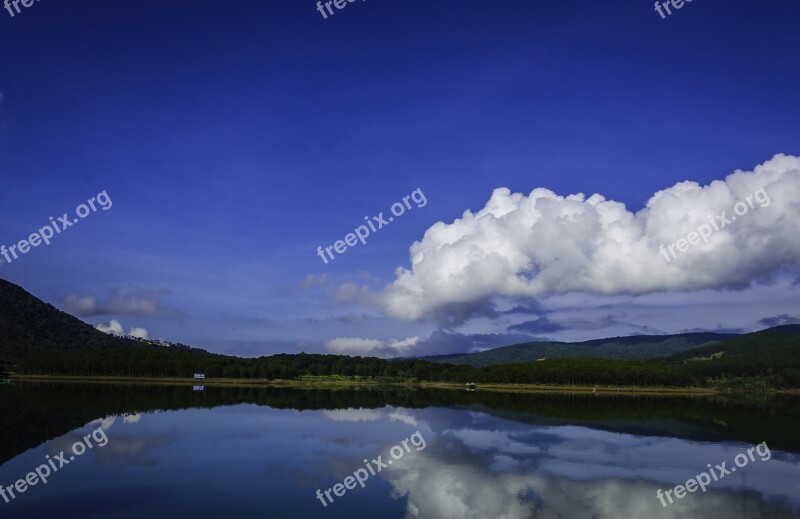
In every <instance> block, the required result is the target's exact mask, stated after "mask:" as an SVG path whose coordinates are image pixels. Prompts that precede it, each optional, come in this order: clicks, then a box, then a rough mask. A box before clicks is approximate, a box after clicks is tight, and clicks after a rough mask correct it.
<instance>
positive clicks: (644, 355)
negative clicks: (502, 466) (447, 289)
mask: <svg viewBox="0 0 800 519" xmlns="http://www.w3.org/2000/svg"><path fill="white" fill-rule="evenodd" d="M735 337H738V335H736V334H723V333H710V332H706V333H682V334H676V335H633V336H630V337H611V338H608V339H594V340H591V341H584V342H575V343H569V342H527V343H522V344H513V345H511V346H504V347H501V348H494V349H491V350H486V351H482V352H478V353H466V354H455V355H434V356H429V357H422V359H423V360H429V361H431V362H446V363H448V364H458V365H469V366H475V367H482V366H492V365H494V364H515V363H518V362H531V361H535V360H539V359H562V358H601V359H627V360H644V359H655V358H659V357H667V356H669V355H673V354H676V353H680V352H683V351H686V350H690V349H692V348H697V347H700V346H707V345H712V344H715V343H718V342H720V341H724V340H727V339H732V338H735Z"/></svg>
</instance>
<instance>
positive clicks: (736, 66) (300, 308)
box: [0, 0, 800, 355]
mask: <svg viewBox="0 0 800 519" xmlns="http://www.w3.org/2000/svg"><path fill="white" fill-rule="evenodd" d="M798 21H800V4H798V3H797V2H793V1H775V0H773V1H755V0H751V1H727V2H724V3H721V2H711V1H703V0H695V1H694V2H692V3H691V4H686V5H685V6H684V7H683V8H682V9H681V10H680V11H677V12H675V13H674V14H673V15H672V16H670V17H669V18H667V19H665V20H662V19H661V18H660V17H659V16H658V15H657V14H656V13H655V11H654V10H653V3H652V2H651V1H647V0H642V1H626V2H602V1H591V2H590V1H568V2H554V1H553V2H544V1H515V2H475V1H463V0H462V1H436V2H430V1H427V2H421V1H402V2H401V1H394V2H392V1H377V0H367V1H363V2H355V3H353V4H349V5H348V6H347V7H346V8H345V9H343V10H341V11H337V12H336V14H335V15H334V16H332V17H329V18H328V19H327V20H325V19H323V18H322V16H321V15H320V14H319V13H318V12H317V11H316V7H315V3H314V2H312V1H311V0H287V1H273V0H269V1H263V2H257V1H226V2H208V1H204V0H192V1H191V2H190V1H173V0H165V1H161V2H152V1H151V2H131V1H127V0H119V1H114V2H108V1H105V2H101V1H81V0H69V1H63V0H61V1H57V0H42V1H41V2H36V3H35V4H34V5H33V6H32V7H30V8H27V9H25V8H23V10H22V12H21V13H20V14H17V15H16V16H14V17H13V18H12V17H10V16H9V15H8V13H7V12H6V11H5V10H3V11H0V48H2V49H3V52H2V53H1V56H0V95H2V98H1V99H0V182H2V189H0V243H2V244H6V245H10V244H13V243H15V242H17V241H18V240H20V239H23V238H26V237H27V236H28V235H29V234H30V233H31V232H33V231H35V230H36V229H38V228H39V227H41V226H42V225H44V224H46V223H47V222H48V217H49V216H60V215H61V214H62V213H63V212H65V211H70V212H72V211H73V210H74V208H75V206H77V205H78V204H79V203H81V202H83V201H85V200H86V199H88V198H90V197H92V196H95V195H96V194H97V193H99V192H100V191H103V190H106V191H107V192H108V194H109V196H110V197H111V199H112V200H113V207H112V209H111V210H109V211H100V212H98V213H97V214H94V215H92V216H90V217H89V218H87V219H86V220H85V221H83V222H81V223H80V225H78V226H77V227H73V228H70V229H69V230H67V231H65V233H64V234H63V235H60V236H58V237H57V238H56V239H54V240H53V243H52V244H51V245H50V246H48V247H43V246H40V247H38V248H36V249H34V250H33V251H32V252H30V253H28V254H27V255H25V256H23V257H21V258H20V259H19V260H17V261H15V262H13V263H11V264H8V265H2V266H0V277H3V278H5V279H8V280H10V281H12V282H15V283H18V284H21V285H22V286H23V287H25V288H26V289H28V290H29V291H31V292H33V293H34V294H35V295H37V296H38V297H41V298H42V299H44V300H46V301H48V302H50V303H53V304H54V305H56V306H58V307H60V308H65V305H64V298H65V297H66V296H67V295H69V294H73V295H80V296H90V297H94V298H96V300H97V301H98V306H102V305H103V304H104V303H103V302H104V301H108V299H109V298H112V299H113V298H114V296H113V294H114V290H117V293H119V292H120V289H125V290H127V292H125V293H126V294H128V295H129V296H130V297H129V299H133V300H135V301H140V300H147V301H150V302H152V303H154V304H156V307H157V308H156V309H155V310H153V309H150V310H136V309H129V310H125V311H121V310H120V311H116V312H115V311H112V310H108V311H97V312H88V313H87V315H82V316H81V317H82V318H83V319H85V320H86V321H87V322H91V323H92V324H100V323H102V322H108V321H110V320H111V319H117V320H119V321H120V322H121V323H122V324H123V325H124V326H125V328H126V329H127V328H131V327H134V326H136V327H138V326H143V327H145V328H147V329H148V331H149V333H150V335H151V336H153V337H159V338H164V339H169V340H177V341H182V342H187V343H190V344H193V345H196V346H201V347H206V348H209V349H211V350H213V351H224V352H233V353H240V354H247V355H260V354H267V353H274V352H276V351H289V352H293V351H299V350H300V349H305V350H306V351H323V346H322V344H323V343H324V342H325V341H328V340H330V339H334V338H336V337H360V338H369V339H379V340H389V339H398V340H400V339H404V338H406V337H411V336H419V337H421V338H423V339H425V338H427V337H428V336H429V335H430V334H431V333H434V332H436V330H438V329H439V327H440V325H439V324H437V323H433V322H418V323H407V322H404V321H399V320H396V319H390V318H386V317H385V316H384V315H383V313H382V311H381V310H380V308H379V307H376V306H372V305H370V304H369V302H368V301H365V300H364V298H363V297H361V298H356V299H357V301H352V299H353V297H350V296H348V294H349V293H350V292H352V290H348V288H347V286H346V287H345V288H344V289H342V288H341V286H342V285H343V284H352V285H358V286H361V287H363V286H367V287H369V289H371V290H373V291H378V290H380V289H381V288H383V287H384V286H385V285H387V284H388V283H390V282H391V281H392V280H393V279H394V274H393V273H394V269H395V268H397V267H399V266H403V267H406V268H407V267H408V266H409V253H408V249H409V246H410V245H411V244H412V243H413V242H414V241H415V240H419V239H421V238H422V235H423V233H424V232H425V230H426V229H428V228H429V227H430V226H431V225H433V224H434V223H435V222H437V221H444V222H452V221H453V220H454V219H455V218H458V217H460V216H461V214H462V213H463V212H464V211H465V210H467V209H470V210H473V211H475V210H478V209H480V208H482V207H483V205H484V204H485V202H486V200H487V199H488V198H489V196H490V195H491V192H492V190H493V189H494V188H497V187H501V186H504V187H508V188H510V189H511V190H512V191H515V192H516V191H519V192H522V193H529V192H530V191H531V190H532V189H533V188H536V187H547V188H549V189H552V190H553V191H555V192H556V193H558V194H561V195H566V194H570V193H577V192H583V193H586V194H587V195H588V194H592V193H595V192H598V193H602V194H603V195H604V196H606V197H607V198H611V199H614V200H618V201H621V202H624V203H625V204H627V205H628V207H629V208H630V209H632V210H638V209H640V208H641V207H642V206H643V204H644V203H645V202H646V201H647V199H648V198H649V197H650V196H651V195H652V194H653V193H654V192H655V191H657V190H659V189H663V188H666V187H669V186H671V185H673V184H675V183H676V182H679V181H683V180H688V179H691V180H695V181H698V182H700V183H703V184H704V183H708V182H710V181H712V180H714V179H721V178H724V176H725V175H727V174H730V173H731V172H733V171H734V170H735V169H737V168H741V169H752V168H753V167H754V166H755V165H756V164H758V163H761V162H763V161H765V160H767V159H769V158H770V157H772V156H773V155H774V154H775V153H779V152H781V153H787V154H800V124H798V121H800V104H798V103H797V86H798V84H800V67H798V66H797V65H798V62H800V61H799V60H798V51H799V50H800V31H797V27H798ZM417 188H421V189H422V190H423V192H424V193H425V195H426V197H427V200H428V205H427V206H425V207H423V208H414V209H413V210H411V211H409V212H408V213H407V214H405V215H404V216H403V217H401V218H398V219H397V220H396V221H395V222H393V223H392V224H391V225H390V226H389V227H387V228H385V229H382V230H381V231H380V232H379V233H377V234H375V235H374V236H373V237H371V238H370V241H369V242H368V244H367V245H366V246H358V247H356V248H354V249H352V250H350V251H348V252H347V253H346V254H344V255H343V256H341V257H338V258H337V259H336V260H335V261H333V262H332V263H330V264H329V265H325V264H323V263H322V261H321V260H320V258H319V257H318V256H317V255H316V247H317V246H319V245H322V246H326V245H330V244H333V242H335V241H336V240H338V239H341V238H343V237H344V235H345V234H346V233H348V232H350V231H351V230H352V229H353V228H354V227H355V226H357V225H359V224H360V223H361V222H362V219H363V217H364V216H365V215H375V214H377V213H378V212H379V211H384V212H385V213H388V208H389V206H390V205H391V204H392V203H394V202H396V201H398V200H400V199H401V197H402V196H405V195H407V194H409V193H411V191H413V190H414V189H417ZM323 274H325V275H326V277H325V278H324V279H322V278H320V281H319V283H317V286H314V287H308V286H307V287H306V288H303V287H301V285H302V284H303V283H304V280H305V279H306V278H307V276H308V275H312V276H321V275H323ZM366 290H367V289H358V290H356V291H357V292H359V291H366ZM359 293H360V292H359ZM795 295H796V292H794V291H791V290H790V289H786V291H784V292H782V293H781V296H779V297H777V298H771V300H778V301H779V303H778V304H779V305H781V304H783V303H780V301H783V300H784V299H785V300H786V301H791V300H792V298H794V296H795ZM687 297H688V296H687ZM764 297H765V298H766V297H767V296H764ZM367 299H368V298H367ZM703 301H706V299H703ZM794 301H795V302H796V299H795V300H794ZM128 302H129V303H130V302H131V301H130V300H128ZM628 303H629V306H628V307H626V308H624V309H620V310H618V311H617V312H616V313H615V312H613V311H612V312H610V313H613V314H614V315H615V316H616V317H617V318H619V319H622V316H628V318H629V319H633V317H634V313H635V312H633V311H632V310H631V308H632V307H635V306H636V305H638V304H639V303H638V302H636V301H627V302H626V304H628ZM662 303H663V301H662V302H659V305H660V304H662ZM565 304H566V303H565ZM581 304H587V303H585V302H582V303H581ZM592 305H594V306H601V305H600V304H598V303H596V302H594V303H592ZM131 306H134V307H135V306H136V305H131ZM567 306H569V307H570V308H571V309H572V311H574V312H578V313H580V309H576V308H575V305H572V304H571V303H570V304H569V305H567ZM640 306H641V305H640ZM666 306H670V305H668V304H667V305H666ZM680 306H685V301H684V302H683V303H681V304H680ZM712 306H713V305H711V306H709V307H708V308H707V310H706V311H707V312H708V314H707V316H706V317H704V318H702V319H701V318H698V321H704V322H705V324H698V323H692V324H690V323H688V322H684V321H682V319H683V317H684V316H683V315H682V314H676V313H671V312H670V311H666V310H663V306H662V307H661V309H660V310H659V311H657V312H656V311H655V310H653V311H652V312H649V313H648V315H650V316H651V317H652V320H651V321H648V322H637V323H631V325H630V326H629V327H627V328H625V327H624V326H623V327H621V328H611V329H603V328H602V327H597V328H594V329H592V330H590V331H586V332H585V333H583V334H580V333H577V334H572V335H570V334H569V333H568V332H570V330H559V331H562V332H565V333H564V334H562V335H563V337H562V336H559V335H557V334H553V333H551V334H547V335H549V336H552V337H557V338H559V337H560V338H567V339H569V338H586V339H589V338H593V337H596V336H597V337H601V336H606V335H613V334H616V333H634V332H637V331H641V330H642V329H644V328H637V326H646V327H647V329H653V330H657V331H659V332H677V331H681V330H683V329H687V328H694V327H705V328H708V329H716V328H734V327H742V328H745V329H751V328H753V327H757V326H756V325H757V321H758V319H762V318H767V317H770V315H772V314H774V315H778V314H781V313H784V312H782V311H780V309H779V308H776V309H774V311H773V309H772V308H764V309H763V312H762V314H763V315H762V314H757V315H756V314H753V315H752V316H751V318H752V321H750V322H735V321H737V319H739V317H737V315H739V314H731V313H730V312H722V311H719V308H718V307H713V308H712ZM784 306H786V305H784ZM115 308H117V309H119V307H115ZM785 312H786V313H788V314H792V313H793V312H795V313H796V312H797V306H795V307H794V308H789V307H787V308H786V309H785ZM601 313H602V314H605V313H608V312H601ZM751 313H752V311H751V309H749V308H744V309H743V310H742V313H741V315H750V314H751ZM590 314H591V316H595V317H596V312H595V313H592V312H588V311H587V314H586V316H587V317H586V319H589V320H591V319H592V318H594V317H590ZM597 315H599V314H597ZM693 315H696V312H693ZM726 316H727V317H726ZM572 317H574V315H573V316H572ZM622 320H624V319H622ZM499 330H500V329H499V328H498V327H497V326H492V325H491V324H490V323H489V324H487V323H477V322H476V323H472V324H470V323H466V324H465V325H464V326H463V328H460V329H459V328H448V329H447V332H448V333H450V334H452V333H461V334H464V336H469V335H471V334H485V333H499ZM500 331H502V330H500ZM459 337H461V336H459ZM451 338H452V336H451ZM462 338H463V337H462ZM498 340H499V341H500V342H501V343H502V342H503V341H504V340H505V339H504V338H502V337H501V338H500V339H498ZM465 344H468V342H467V343H465ZM473 345H474V344H473ZM432 348H433V349H434V350H435V351H447V347H445V346H432Z"/></svg>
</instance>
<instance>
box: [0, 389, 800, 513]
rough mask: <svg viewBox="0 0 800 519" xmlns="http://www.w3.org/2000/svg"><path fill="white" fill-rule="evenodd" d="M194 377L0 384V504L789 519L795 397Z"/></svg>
mask: <svg viewBox="0 0 800 519" xmlns="http://www.w3.org/2000/svg"><path fill="white" fill-rule="evenodd" d="M200 389H201V388H199V387H195V388H193V387H191V386H186V387H184V386H168V385H133V384H95V385H93V384H72V383H70V384H56V383H16V384H14V385H11V386H0V412H2V420H3V422H2V423H3V427H2V433H0V434H2V442H0V484H1V485H3V489H4V490H3V492H4V494H3V495H4V496H5V497H0V517H2V518H6V517H9V518H26V519H31V518H40V517H41V518H48V519H52V518H79V517H80V518H104V519H108V518H126V519H127V518H131V519H134V518H135V519H141V518H170V519H173V518H215V519H216V518H220V517H222V518H234V517H235V518H267V517H276V518H312V517H320V518H331V519H333V518H348V519H352V518H370V519H373V518H375V517H380V518H416V517H419V518H430V519H437V518H475V519H477V518H491V519H503V518H507V519H516V518H533V517H535V518H556V517H563V518H583V517H586V518H606V517H608V518H625V517H630V518H650V517H665V518H671V517H675V518H677V517H714V518H725V519H729V518H762V517H763V518H784V517H787V518H788V517H800V456H799V455H798V453H800V437H798V431H800V427H798V426H800V406H798V399H797V398H791V397H780V396H766V395H760V396H748V397H741V396H740V397H735V396H714V397H707V396H703V397H697V396H694V397H678V396H630V395H624V394H622V395H615V394H614V395H601V394H556V393H527V394H523V393H493V392H484V391H481V390H480V389H479V390H478V391H454V390H431V389H420V390H412V389H393V390H388V389H364V388H359V389H337V390H328V389H287V388H256V387H253V388H248V387H213V386H206V387H204V388H202V390H200ZM76 444H77V445H78V447H76ZM748 449H749V452H748ZM62 452H63V455H62ZM379 456H380V458H379ZM70 457H72V459H70ZM62 463H63V465H62ZM723 464H724V465H723ZM43 466H44V467H46V469H45V468H42V467H43ZM37 469H38V470H39V474H37V472H36V471H37ZM45 471H47V472H49V474H45ZM29 474H32V475H31V476H29V482H32V483H31V484H29V482H26V481H24V480H25V478H26V476H28V475H29ZM34 475H35V477H34ZM40 476H44V477H45V478H46V479H47V483H46V484H45V483H43V481H42V478H41V477H40ZM21 479H22V480H23V483H24V484H21V485H18V486H15V485H17V482H18V480H21ZM690 479H693V480H694V482H693V483H688V484H687V481H689V480H690ZM706 479H707V480H708V482H707V483H706V482H705V480H706ZM698 482H700V483H703V484H702V485H699V483H698ZM677 485H682V486H683V487H684V489H683V491H681V490H680V489H678V490H676V489H675V487H676V486H677ZM687 486H688V487H689V488H688V489H687V488H685V487H687ZM9 487H10V488H9ZM692 487H694V489H693V490H692ZM701 487H703V488H705V491H703V490H702V488H701ZM20 489H23V490H20ZM318 490H319V492H318ZM326 491H327V494H326ZM667 491H669V492H670V493H669V494H667ZM11 494H13V495H14V497H13V498H12V497H11ZM681 495H682V497H680V496H681ZM6 500H8V502H5V501H6ZM670 500H671V501H672V503H670ZM662 502H663V503H664V504H662ZM665 505H666V506H665Z"/></svg>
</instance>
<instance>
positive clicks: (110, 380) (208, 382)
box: [12, 375, 719, 395]
mask: <svg viewBox="0 0 800 519" xmlns="http://www.w3.org/2000/svg"><path fill="white" fill-rule="evenodd" d="M12 378H13V379H14V380H18V381H21V382H60V383H93V384H120V383H123V384H163V385H182V386H183V385H191V386H232V387H292V388H315V389H316V388H336V389H347V388H359V387H395V388H399V387H408V388H430V389H448V390H457V391H466V387H467V386H465V385H464V384H461V383H457V382H419V381H401V380H391V381H386V380H368V379H360V380H353V379H352V378H349V377H335V376H334V377H308V378H307V379H303V380H281V379H275V380H266V379H241V378H206V379H204V380H197V379H194V378H176V377H86V376H65V375H64V376H62V375H12ZM475 390H476V391H495V392H508V393H523V392H560V393H603V394H626V395H630V394H656V395H713V394H717V393H718V392H719V391H717V390H715V389H712V388H692V387H686V388H672V387H662V388H652V387H647V388H645V387H619V388H617V387H590V386H558V385H534V384H478V385H477V386H476V389H475Z"/></svg>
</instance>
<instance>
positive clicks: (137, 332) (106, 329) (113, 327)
mask: <svg viewBox="0 0 800 519" xmlns="http://www.w3.org/2000/svg"><path fill="white" fill-rule="evenodd" d="M95 328H97V329H98V330H100V331H101V332H103V333H110V334H111V335H117V336H119V337H123V336H125V335H127V336H128V337H136V338H137V339H148V338H149V337H150V333H149V332H148V331H147V330H146V329H145V328H140V327H134V328H131V329H130V331H129V332H128V333H127V334H126V333H125V330H124V328H123V327H122V323H120V322H119V321H117V320H116V319H112V320H111V322H109V323H108V324H98V325H97V326H96V327H95Z"/></svg>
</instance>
